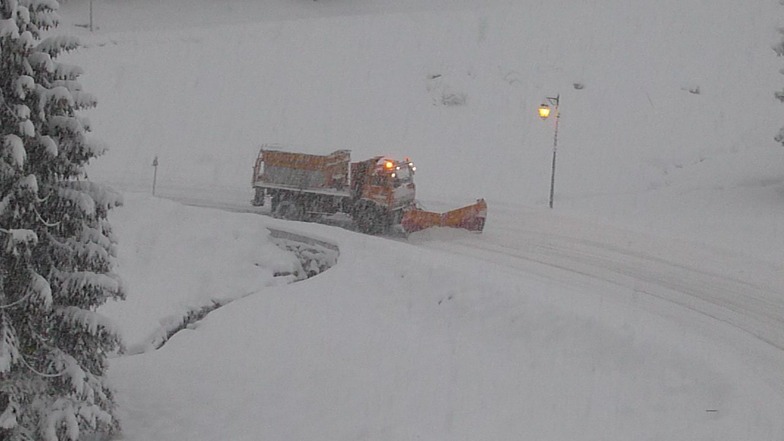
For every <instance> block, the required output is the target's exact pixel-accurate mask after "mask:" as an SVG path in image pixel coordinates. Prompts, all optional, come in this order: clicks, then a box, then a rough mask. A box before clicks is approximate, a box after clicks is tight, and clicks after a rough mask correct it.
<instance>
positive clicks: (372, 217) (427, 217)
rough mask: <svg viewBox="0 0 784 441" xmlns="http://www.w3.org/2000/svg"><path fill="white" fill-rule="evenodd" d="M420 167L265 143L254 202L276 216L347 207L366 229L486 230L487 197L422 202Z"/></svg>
mask: <svg viewBox="0 0 784 441" xmlns="http://www.w3.org/2000/svg"><path fill="white" fill-rule="evenodd" d="M415 171H416V167H415V166H414V163H413V162H412V161H411V160H409V159H404V160H402V161H401V160H396V159H392V158H388V157H385V156H374V157H372V158H370V159H366V160H364V161H359V162H351V152H350V151H349V150H337V151H335V152H332V153H330V154H328V155H312V154H306V153H296V152H290V151H286V150H284V149H282V148H281V147H280V146H268V145H265V146H263V147H262V148H261V150H260V151H259V155H258V157H257V158H256V164H255V165H254V167H253V180H252V185H253V188H254V189H255V194H254V197H253V200H252V204H253V205H255V206H263V205H264V204H269V211H270V213H271V214H272V215H273V216H275V217H278V218H282V219H290V220H303V221H319V220H320V219H326V218H329V217H334V216H335V215H338V214H341V213H342V214H345V215H347V216H349V217H350V219H351V221H352V222H353V225H354V227H355V228H356V229H357V230H358V231H360V232H363V233H367V234H386V233H389V232H394V231H402V232H405V233H413V232H415V231H419V230H423V229H425V228H430V227H435V226H441V227H452V228H464V229H466V230H469V231H475V232H481V231H482V229H483V228H484V225H485V218H486V217H487V204H486V203H485V201H484V199H479V200H477V201H476V203H475V204H473V205H469V206H466V207H462V208H458V209H456V210H452V211H449V212H446V213H434V212H430V211H425V210H422V209H420V208H418V206H417V202H416V185H415V184H414V172H415Z"/></svg>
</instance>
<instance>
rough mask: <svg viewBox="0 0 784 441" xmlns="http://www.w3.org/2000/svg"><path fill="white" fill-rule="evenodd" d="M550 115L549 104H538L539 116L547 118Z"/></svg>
mask: <svg viewBox="0 0 784 441" xmlns="http://www.w3.org/2000/svg"><path fill="white" fill-rule="evenodd" d="M549 116H550V106H548V105H547V104H542V105H541V106H539V118H542V119H547V117H549Z"/></svg>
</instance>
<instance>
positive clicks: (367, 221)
mask: <svg viewBox="0 0 784 441" xmlns="http://www.w3.org/2000/svg"><path fill="white" fill-rule="evenodd" d="M386 220H387V219H386V217H385V216H384V213H383V212H382V211H381V210H379V209H378V208H376V207H375V206H374V205H372V204H362V205H360V206H359V207H358V209H357V210H356V211H355V212H354V223H356V225H357V230H358V231H359V232H360V233H365V234H374V235H375V234H382V233H384V231H385V230H386V223H387V222H386Z"/></svg>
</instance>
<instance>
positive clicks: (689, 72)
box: [58, 0, 784, 440]
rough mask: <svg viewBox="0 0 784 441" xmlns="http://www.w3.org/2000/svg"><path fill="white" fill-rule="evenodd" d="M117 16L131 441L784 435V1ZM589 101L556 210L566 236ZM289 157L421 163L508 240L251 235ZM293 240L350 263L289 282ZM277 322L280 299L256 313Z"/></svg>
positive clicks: (124, 395)
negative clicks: (779, 50)
mask: <svg viewBox="0 0 784 441" xmlns="http://www.w3.org/2000/svg"><path fill="white" fill-rule="evenodd" d="M388 3H389V2H384V1H381V0H365V1H363V2H353V1H348V0H329V1H326V0H324V1H322V0H319V1H317V2H313V1H310V0H294V1H292V0H256V1H250V0H226V1H220V2H217V1H210V0H194V1H189V2H184V1H182V0H162V1H155V2H152V1H148V0H104V1H94V18H95V23H94V24H95V26H96V27H97V29H96V30H95V32H93V33H90V32H88V31H87V30H85V29H83V28H81V27H77V26H74V24H84V23H85V22H86V18H87V16H88V15H87V10H88V9H87V5H88V2H87V1H86V0H69V1H68V2H67V3H65V4H64V5H63V17H64V18H63V24H62V26H61V28H60V29H59V30H58V32H65V33H74V34H78V35H80V36H81V37H82V39H83V41H84V42H85V43H86V45H87V47H86V48H84V49H81V50H80V51H78V52H76V53H73V54H70V55H69V56H68V61H71V62H74V63H76V64H78V65H80V66H81V67H83V68H84V69H85V71H86V73H85V75H84V76H83V77H82V83H83V85H84V86H85V89H86V90H88V91H89V92H92V93H94V94H95V95H97V97H98V99H99V107H98V108H97V109H96V110H95V111H91V112H90V113H89V116H90V118H91V120H92V122H93V128H94V133H95V134H96V135H97V136H99V137H100V138H102V139H104V140H105V141H107V142H108V143H109V144H110V145H111V147H112V149H111V151H110V153H108V154H107V155H106V156H105V157H103V158H101V159H99V160H97V161H96V162H95V163H94V164H93V166H92V167H91V168H90V174H91V177H92V178H93V179H94V180H98V181H104V182H108V183H111V184H112V185H115V186H116V187H118V188H119V189H122V190H124V191H125V192H126V205H125V207H123V208H121V209H118V210H116V211H115V212H113V213H112V214H111V218H112V221H113V224H115V225H116V230H117V233H118V235H119V239H120V268H119V273H120V274H121V275H122V276H123V277H124V278H125V283H126V284H127V285H128V289H127V291H128V297H129V298H128V300H127V301H126V302H124V303H119V304H109V305H107V306H106V307H104V308H103V309H102V312H104V313H105V314H107V315H109V316H110V317H112V318H114V319H116V320H117V321H118V322H119V324H120V328H121V329H122V330H123V332H124V334H125V336H126V340H127V343H128V345H129V347H133V348H135V349H137V350H143V349H145V345H146V344H147V343H149V341H150V337H151V336H154V335H155V333H158V332H161V331H160V329H161V327H163V328H166V327H168V326H169V324H170V323H171V322H172V321H173V320H174V319H175V318H176V317H178V315H180V314H185V313H186V312H187V311H189V310H191V309H193V308H194V307H198V306H201V305H204V304H205V303H209V302H211V301H212V300H213V299H218V300H227V299H237V300H234V301H232V302H231V303H229V304H227V305H226V306H224V307H222V308H220V309H218V310H216V311H214V312H212V313H211V314H210V315H209V316H208V317H207V319H205V320H203V321H201V322H199V323H198V324H197V325H195V326H192V327H191V328H190V329H187V330H185V331H182V332H180V333H178V334H177V335H175V336H174V337H173V338H172V339H171V340H170V341H169V342H168V343H167V344H166V345H165V346H163V348H161V349H160V350H157V351H154V350H148V351H146V352H143V353H141V354H138V355H133V356H124V357H119V358H117V359H115V360H113V362H112V368H111V371H110V376H111V378H112V380H113V381H114V383H115V384H116V386H117V388H118V400H119V402H120V405H121V413H122V416H123V423H124V428H125V432H124V435H123V436H124V439H127V440H149V439H156V440H169V439H171V440H175V439H176V440H180V439H193V440H218V439H221V440H222V439H232V440H243V439H248V440H250V439H254V440H255V439H261V438H272V439H292V440H294V439H297V440H299V439H336V440H337V439H341V440H342V439H390V440H392V439H394V440H397V439H417V438H418V439H478V438H491V437H492V438H495V439H512V438H514V439H569V438H571V439H602V440H628V439H683V440H709V439H744V440H770V439H780V438H782V437H783V436H784V420H782V419H781V415H782V414H784V374H782V372H784V368H783V367H784V353H783V351H784V349H783V348H784V294H783V292H784V265H782V262H784V227H782V225H784V161H782V160H783V159H784V149H782V148H781V147H780V146H777V145H776V144H775V143H774V141H773V140H772V137H773V135H774V134H775V133H776V132H777V130H778V128H779V126H780V125H781V121H782V118H781V114H782V111H784V108H781V106H780V104H778V103H777V102H776V101H775V100H774V99H773V98H772V93H773V91H774V90H777V89H779V88H780V84H781V82H782V79H784V78H782V77H781V75H779V74H778V72H777V71H778V68H779V67H780V66H779V62H780V60H777V59H776V57H775V55H774V54H773V51H772V50H771V49H770V46H771V45H772V44H773V43H774V42H775V40H776V38H777V33H776V27H777V26H778V25H780V24H781V23H779V21H778V20H777V19H776V17H777V16H780V15H781V13H782V12H784V9H782V7H781V6H780V5H778V4H777V2H774V1H768V2H756V3H753V4H745V3H744V4H740V3H739V2H737V1H734V0H718V1H714V2H710V4H708V3H706V2H703V1H699V0H667V1H659V2H653V3H650V2H649V3H644V2H628V1H623V0H602V1H599V0H592V1H583V2H572V1H568V0H553V1H549V2H537V1H520V0H515V1H512V0H482V1H467V0H451V1H446V0H426V1H423V0H419V1H414V0H398V1H396V2H394V3H395V4H394V5H389V4H388ZM556 94H560V97H561V112H562V117H561V120H560V127H559V141H558V145H559V151H558V154H559V156H558V174H557V179H556V193H555V209H554V210H549V209H548V208H547V195H548V190H549V188H548V187H549V178H550V159H551V154H552V151H551V146H552V139H553V126H552V121H548V122H542V121H540V120H539V119H538V118H537V117H536V114H535V112H536V107H537V106H538V105H539V103H540V102H541V101H542V100H543V99H544V98H545V97H547V96H554V95H556ZM262 143H284V144H289V145H296V146H300V148H302V149H304V150H307V151H311V152H313V153H328V152H330V151H332V150H335V149H338V148H350V149H352V151H353V155H354V157H355V158H357V159H361V158H365V157H369V156H372V155H375V154H393V155H399V156H410V157H412V158H413V159H414V160H415V161H416V162H417V165H418V175H417V184H418V193H419V196H420V199H422V200H423V201H424V203H425V204H426V205H427V206H428V207H429V208H434V209H442V208H449V207H451V206H455V205H458V204H463V203H467V202H472V201H473V199H474V198H477V197H485V198H487V200H488V202H489V205H490V210H489V215H488V222H487V226H486V229H485V232H484V233H483V234H482V235H472V234H467V233H463V232H456V231H441V230H434V231H426V232H422V233H419V234H416V235H413V236H412V237H410V238H409V240H407V241H401V240H390V239H384V238H376V237H368V236H362V235H356V234H354V233H352V232H349V231H345V230H341V229H337V228H332V227H328V226H323V225H313V224H301V223H291V222H289V223H286V222H281V221H277V220H274V219H271V218H269V217H266V216H259V215H257V214H253V213H230V212H227V211H220V210H216V209H215V208H212V209H204V208H193V207H185V206H183V205H182V204H178V203H175V202H172V201H167V200H162V199H159V198H151V197H150V196H148V195H146V193H149V190H150V187H151V184H152V178H153V168H152V167H151V163H152V161H153V158H155V157H156V156H157V157H158V158H159V163H160V166H159V167H158V176H157V177H158V182H157V183H158V187H157V191H158V195H159V196H165V197H174V198H177V199H178V200H180V201H187V202H192V203H198V204H203V205H212V206H214V207H222V208H230V209H232V210H242V209H245V208H247V207H248V205H249V204H248V201H249V199H250V189H249V188H248V183H249V180H250V170H251V166H252V164H253V160H254V159H255V155H256V153H257V150H258V147H259V145H260V144H262ZM267 228H279V229H288V230H291V231H295V232H297V233H300V234H305V235H308V236H311V237H315V238H316V239H320V240H324V241H327V242H331V243H334V244H335V245H337V246H338V247H339V249H340V258H339V260H338V263H337V265H336V266H335V267H334V268H332V269H330V270H329V271H327V272H325V273H323V274H321V275H319V276H318V277H315V278H312V279H308V280H306V281H302V282H297V283H293V284H288V283H282V280H281V279H280V278H276V277H274V275H275V273H281V272H286V271H287V268H288V269H290V268H291V266H292V265H295V262H293V260H292V256H291V255H290V254H289V253H286V252H284V251H282V250H280V249H278V248H276V247H275V246H274V245H272V244H271V241H270V239H269V238H268V233H267ZM248 294H249V295H248Z"/></svg>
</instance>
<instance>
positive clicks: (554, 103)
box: [539, 94, 561, 208]
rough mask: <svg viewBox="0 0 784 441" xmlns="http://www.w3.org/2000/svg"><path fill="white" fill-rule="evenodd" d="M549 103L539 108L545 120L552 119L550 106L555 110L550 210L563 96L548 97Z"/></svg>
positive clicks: (540, 115)
mask: <svg viewBox="0 0 784 441" xmlns="http://www.w3.org/2000/svg"><path fill="white" fill-rule="evenodd" d="M546 99H547V102H548V103H550V105H548V104H547V103H542V105H541V106H539V118H542V120H545V119H547V118H549V117H550V106H554V107H555V109H553V110H554V111H555V135H554V136H553V171H552V174H550V208H553V193H554V191H555V152H556V151H557V150H558V120H559V119H561V113H560V112H559V111H558V105H559V104H561V95H560V94H559V95H556V96H555V98H553V97H549V96H548V97H547V98H546Z"/></svg>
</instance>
